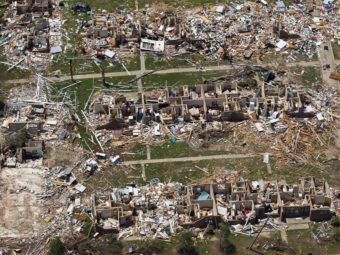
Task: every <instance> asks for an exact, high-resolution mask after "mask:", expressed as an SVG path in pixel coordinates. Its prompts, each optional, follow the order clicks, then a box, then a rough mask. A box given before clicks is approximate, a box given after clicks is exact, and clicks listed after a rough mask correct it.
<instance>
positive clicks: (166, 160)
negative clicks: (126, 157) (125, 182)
mask: <svg viewBox="0 0 340 255" xmlns="http://www.w3.org/2000/svg"><path fill="white" fill-rule="evenodd" d="M259 156H262V154H222V155H209V156H198V157H183V158H162V159H144V160H131V161H124V162H123V163H122V165H125V166H128V165H141V164H142V165H143V164H157V163H173V162H187V161H202V160H214V159H237V158H254V157H259Z"/></svg>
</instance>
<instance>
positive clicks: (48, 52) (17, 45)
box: [0, 0, 63, 71]
mask: <svg viewBox="0 0 340 255" xmlns="http://www.w3.org/2000/svg"><path fill="white" fill-rule="evenodd" d="M4 20H5V24H6V26H5V27H4V28H2V29H0V38H1V40H0V44H1V45H3V46H4V47H5V50H4V54H5V56H6V58H7V60H8V61H9V63H10V65H14V66H15V67H18V68H20V69H24V70H32V69H35V70H37V71H42V70H46V66H48V65H49V64H50V63H52V61H53V58H54V55H55V54H58V53H60V52H62V44H61V43H62V37H63V32H62V23H63V22H62V19H61V11H60V9H59V8H58V7H57V6H56V5H55V4H52V3H51V2H50V1H47V0H46V1H38V0H37V1H11V4H10V5H9V6H8V8H7V12H6V13H5V16H4Z"/></svg>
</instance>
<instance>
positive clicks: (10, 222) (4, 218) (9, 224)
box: [0, 167, 44, 238]
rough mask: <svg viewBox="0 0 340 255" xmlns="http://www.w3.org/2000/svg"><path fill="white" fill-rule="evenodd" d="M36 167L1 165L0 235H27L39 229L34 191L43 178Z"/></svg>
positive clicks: (42, 223) (41, 224) (41, 226)
mask: <svg viewBox="0 0 340 255" xmlns="http://www.w3.org/2000/svg"><path fill="white" fill-rule="evenodd" d="M41 174H42V170H40V169H38V168H29V167H27V168H3V169H2V170H1V172H0V181H1V191H0V194H1V195H0V238H6V237H13V238H16V237H19V238H26V237H31V236H32V235H34V234H36V233H39V231H41V230H42V229H43V225H44V222H43V221H42V219H41V218H40V214H41V213H42V206H41V204H40V202H39V201H38V200H37V198H36V196H35V193H38V192H41V185H42V183H43V178H42V176H41Z"/></svg>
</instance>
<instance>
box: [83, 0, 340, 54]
mask: <svg viewBox="0 0 340 255" xmlns="http://www.w3.org/2000/svg"><path fill="white" fill-rule="evenodd" d="M282 3H283V2H282ZM335 4H336V3H335ZM283 5H284V4H283ZM333 5H334V4H333V3H327V4H323V3H322V2H321V1H319V2H318V3H317V5H316V6H313V5H312V6H309V5H308V6H307V5H306V6H304V5H302V4H294V3H291V4H289V5H288V6H285V5H284V6H283V7H278V6H275V7H271V6H267V5H264V4H262V3H253V2H246V3H242V4H236V3H234V4H233V3H231V4H229V5H222V4H221V5H217V6H205V7H196V8H194V9H192V10H182V9H172V8H165V7H157V6H156V7H151V8H147V9H145V10H143V11H126V10H120V9H118V10H116V11H114V12H110V13H108V12H107V11H102V12H101V13H97V14H96V15H94V18H93V19H92V21H91V22H89V23H88V24H87V25H86V26H85V25H84V24H83V22H79V24H80V27H81V28H83V29H84V30H85V32H84V33H83V35H84V39H83V51H84V52H86V53H88V54H91V55H93V54H96V55H97V56H100V57H106V58H107V59H116V60H120V59H123V58H124V57H129V56H133V55H136V54H137V53H138V52H139V50H143V51H152V52H155V53H160V54H164V55H165V57H167V58H171V57H173V56H175V55H180V54H184V53H194V52H196V53H199V54H201V55H202V56H203V57H204V58H206V59H208V60H244V59H250V58H252V56H257V57H260V56H261V55H263V54H265V53H267V52H269V51H271V50H272V49H276V51H281V50H282V49H284V48H288V49H292V50H293V51H292V53H293V55H292V57H294V56H295V55H297V54H300V55H306V56H308V57H309V58H311V57H312V56H313V55H314V54H315V53H316V46H317V45H319V44H321V42H322V41H324V40H325V39H331V38H337V36H338V34H339V20H338V19H337V18H336V15H330V13H332V12H336V7H335V6H333Z"/></svg>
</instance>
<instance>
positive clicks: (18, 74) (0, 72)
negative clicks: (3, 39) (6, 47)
mask: <svg viewBox="0 0 340 255" xmlns="http://www.w3.org/2000/svg"><path fill="white" fill-rule="evenodd" d="M2 52H3V49H0V61H2V62H8V61H7V59H6V57H5V55H4V54H2ZM14 64H15V63H14ZM10 67H11V66H9V65H5V64H1V63H0V82H5V81H7V80H14V79H24V78H28V77H29V75H30V74H31V72H30V71H28V70H21V69H19V68H14V69H12V70H11V71H10V72H8V71H7V70H8V69H9V68H10ZM2 87H3V86H2Z"/></svg>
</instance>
